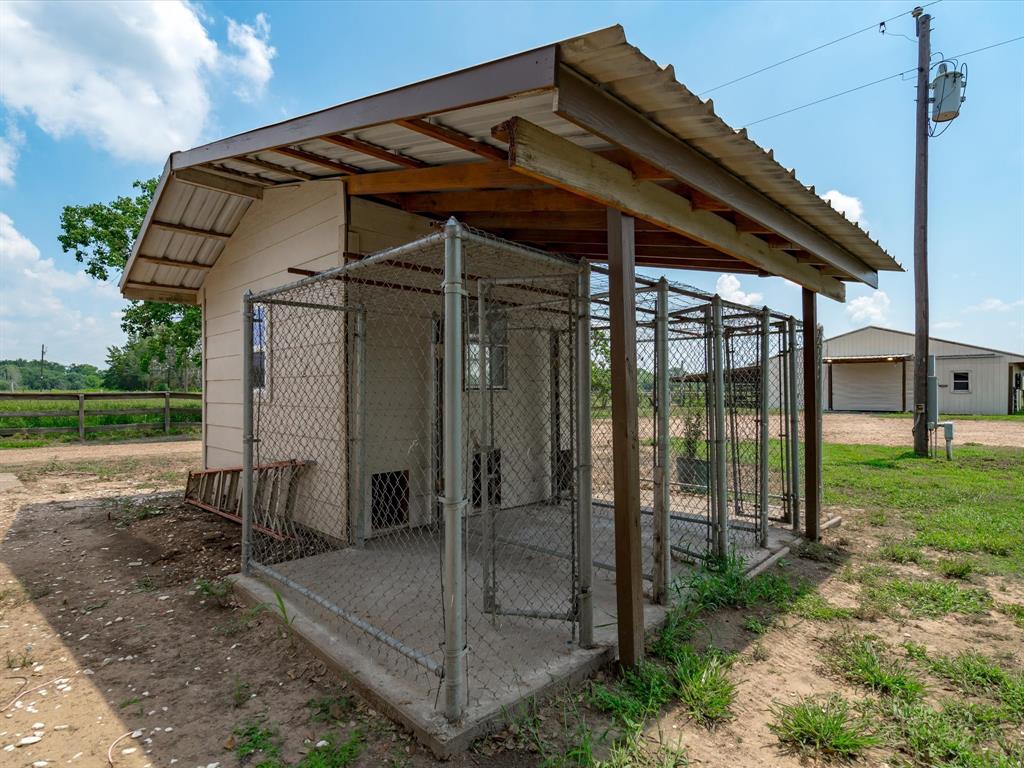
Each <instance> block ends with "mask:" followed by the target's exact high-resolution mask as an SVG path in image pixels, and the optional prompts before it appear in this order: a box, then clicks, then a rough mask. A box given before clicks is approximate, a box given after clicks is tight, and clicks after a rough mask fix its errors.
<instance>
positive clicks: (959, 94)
mask: <svg viewBox="0 0 1024 768" xmlns="http://www.w3.org/2000/svg"><path fill="white" fill-rule="evenodd" d="M964 84H965V81H964V73H963V72H960V71H957V70H952V71H947V70H946V65H945V64H940V65H939V74H938V75H936V76H935V79H934V80H932V94H933V96H932V122H935V123H945V122H948V121H949V120H952V119H953V118H955V117H956V116H957V115H959V114H960V105H961V104H962V103H963V101H964V95H963V92H964Z"/></svg>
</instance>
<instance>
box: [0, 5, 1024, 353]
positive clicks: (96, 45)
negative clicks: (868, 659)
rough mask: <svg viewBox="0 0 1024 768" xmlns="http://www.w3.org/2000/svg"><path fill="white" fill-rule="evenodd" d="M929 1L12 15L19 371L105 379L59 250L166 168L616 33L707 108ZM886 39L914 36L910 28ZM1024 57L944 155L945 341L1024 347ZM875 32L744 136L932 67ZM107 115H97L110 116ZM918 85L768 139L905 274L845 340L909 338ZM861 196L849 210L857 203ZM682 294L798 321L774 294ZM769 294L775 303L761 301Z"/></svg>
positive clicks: (940, 233)
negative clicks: (487, 65) (96, 208)
mask: <svg viewBox="0 0 1024 768" xmlns="http://www.w3.org/2000/svg"><path fill="white" fill-rule="evenodd" d="M912 5H913V3H911V2H849V3H841V2H832V3H812V2H789V3H781V2H780V3H775V2H754V3H740V2H736V3H729V2H715V3H698V2H693V3H682V2H677V3H641V2H628V3H627V2H621V3H617V2H616V3H597V2H588V3H563V4H557V3H556V4H551V3H525V2H524V3H468V2H464V3H447V4H446V3H397V2H392V3H368V4H358V3H350V4H342V3H337V4H330V3H300V2H289V3H276V2H259V1H257V2H247V3H234V2H224V3H211V2H207V3H201V4H199V3H194V4H180V3H171V2H168V3H162V4H149V3H144V2H136V3H131V4H123V5H107V4H100V3H96V4H90V3H77V4H61V5H48V4H45V3H35V4H32V5H20V4H17V3H4V4H2V5H0V112H2V114H0V260H2V261H0V358H5V357H18V356H29V357H34V356H37V355H38V353H39V346H40V344H44V343H45V344H46V345H47V347H48V348H49V353H48V357H49V358H50V359H54V360H59V361H62V362H90V363H95V364H102V362H103V360H104V357H105V352H106V348H107V346H109V345H111V344H120V343H122V342H123V335H122V334H121V332H120V330H119V320H118V318H119V312H120V307H121V306H122V302H121V301H120V300H119V298H118V297H117V292H116V290H115V289H114V287H113V286H109V285H99V284H96V283H95V282H94V281H92V280H91V279H89V278H86V277H85V276H84V275H82V274H81V273H80V265H78V264H76V263H75V262H74V260H73V258H72V257H71V256H69V255H66V254H63V253H62V252H61V250H60V246H59V244H58V242H57V234H58V231H59V228H58V216H59V213H60V209H61V207H62V206H63V205H65V204H70V203H87V202H93V201H106V200H109V199H111V198H113V197H115V196H116V195H118V194H125V193H127V192H128V191H129V190H130V186H131V182H132V181H133V180H135V179H137V178H144V177H148V176H154V175H157V174H158V173H159V171H160V169H161V167H162V165H163V162H164V159H165V158H166V155H167V153H168V152H170V151H172V150H177V149H186V148H188V147H189V146H192V145H195V144H198V143H201V142H204V141H207V140H211V139H216V138H220V137H222V136H225V135H229V134H232V133H236V132H239V131H243V130H246V129H249V128H252V127H255V126H258V125H262V124H265V123H268V122H275V121H278V120H281V119H283V118H286V117H289V116H294V115H298V114H302V113H304V112H309V111H312V110H315V109H319V108H322V107H325V106H329V105H331V104H335V103H339V102H342V101H346V100H349V99H353V98H356V97H359V96H363V95H366V94H370V93H375V92H377V91H380V90H384V89H387V88H390V87H394V86H398V85H402V84H405V83H408V82H412V81H415V80H419V79H422V78H425V77H429V76H432V75H436V74H441V73H444V72H447V71H451V70H454V69H459V68H461V67H466V66H471V65H473V64H476V63H479V62H481V61H484V60H488V59H492V58H497V57H499V56H502V55H505V54H509V53H514V52H516V51H519V50H523V49H525V48H529V47H533V46H537V45H541V44H544V43H547V42H551V41H554V40H558V39H561V38H563V37H568V36H571V35H574V34H579V33H581V32H585V31H589V30H592V29H595V28H599V27H603V26H607V25H609V24H613V23H621V24H622V25H623V26H624V27H625V29H626V34H627V36H628V38H629V39H630V41H631V42H632V43H633V44H634V45H637V46H638V47H640V48H641V49H642V50H643V51H644V52H645V53H646V54H647V55H649V56H651V57H652V58H654V59H656V60H657V61H658V62H659V63H661V64H669V63H671V64H674V65H675V70H676V75H677V77H678V78H679V79H680V80H681V81H682V82H684V83H686V84H687V85H688V86H689V87H690V88H691V89H692V90H694V91H696V92H698V93H699V92H702V91H704V90H706V89H708V88H712V87H713V86H716V85H718V84H720V83H722V82H725V81H728V80H731V79H732V78H734V77H737V76H740V75H743V74H745V73H747V72H750V71H752V70H755V69H758V68H759V67H762V66H764V65H766V64H770V63H772V62H775V61H778V60H780V59H783V58H785V57H787V56H789V55H792V54H794V53H798V52H800V51H803V50H806V49H808V48H811V47H813V46H815V45H818V44H820V43H824V42H827V41H829V40H832V39H834V38H837V37H839V36H841V35H843V34H846V33H849V32H852V31H854V30H857V29H860V28H862V27H866V26H868V25H869V24H872V23H875V22H878V21H880V20H882V19H886V18H889V17H892V16H895V15H897V14H899V13H901V12H903V11H908V10H909V9H910V8H911V7H912ZM928 10H929V12H930V13H932V14H933V16H934V23H933V27H934V31H933V34H932V40H933V49H934V50H936V51H941V52H943V53H944V54H945V55H947V56H953V55H955V54H959V53H962V52H965V51H970V50H973V49H975V48H980V47H982V46H985V45H988V44H991V43H995V42H1000V41H1003V40H1006V39H1009V38H1012V37H1016V36H1018V35H1021V34H1024V3H1019V2H960V1H958V0H943V1H942V2H940V3H938V4H935V5H933V6H931V7H930V8H929V9H928ZM888 31H889V32H890V33H899V34H904V35H907V36H908V37H911V38H912V37H913V22H912V19H911V18H910V17H909V16H903V17H902V18H900V19H898V20H896V21H893V22H890V23H889V24H888ZM1022 54H1024V41H1021V42H1017V43H1014V44H1011V45H1006V46H1003V47H1001V48H997V49H994V50H989V51H984V52H981V53H978V54H975V55H972V56H968V57H966V59H965V60H966V61H967V64H968V67H969V73H968V90H967V102H966V104H965V105H964V109H963V111H962V114H961V117H960V118H958V119H957V120H956V121H955V123H954V124H953V125H952V126H951V127H950V129H949V131H948V132H947V133H946V134H945V135H944V136H942V137H940V138H937V139H935V140H933V141H932V142H931V209H930V221H931V236H930V249H931V250H930V253H931V260H930V269H931V297H932V333H933V335H936V336H939V337H945V338H953V339H957V340H962V341H967V342H972V343H977V344H982V345H986V346H994V347H997V348H1005V349H1010V350H1014V351H1020V352H1024V69H1022V67H1021V66H1020V62H1021V61H1022V60H1024V56H1022ZM915 56H916V47H915V44H914V43H913V42H912V41H910V40H907V39H905V38H903V37H899V36H897V35H895V34H888V35H885V36H882V35H880V34H878V33H877V32H875V31H873V30H872V31H868V32H865V33H863V34H860V35H857V36H855V37H853V38H851V39H849V40H846V41H844V42H842V43H839V44H837V45H834V46H831V47H829V48H826V49H824V50H822V51H819V52H817V53H814V54H811V55H809V56H805V57H803V58H801V59H798V60H797V61H794V62H792V63H790V64H787V65H784V66H782V67H779V68H777V69H774V70H772V71H771V72H769V73H765V74H763V75H759V76H757V77H752V78H750V79H748V80H745V81H743V82H741V83H738V84H735V85H732V86H729V87H726V88H722V89H720V90H717V91H715V92H714V93H713V94H711V95H712V96H713V98H714V100H715V108H716V110H717V111H718V113H719V114H720V115H722V116H723V117H724V118H725V119H726V121H728V122H729V123H730V124H732V125H733V126H735V127H739V126H743V125H746V124H748V123H750V122H753V121H755V120H758V119H759V118H762V117H764V116H766V115H770V114H773V113H776V112H779V111H782V110H784V109H788V108H790V107H793V106H797V105H800V104H803V103H806V102H809V101H812V100H814V99H817V98H820V97H823V96H827V95H829V94H832V93H835V92H837V91H841V90H845V89H847V88H851V87H853V86H857V85H860V84H862V83H866V82H869V81H871V80H876V79H878V78H882V77H885V76H887V75H891V74H893V73H896V72H900V71H902V70H906V69H908V68H911V67H913V66H914V64H915V61H916V59H915ZM97 105H100V106H101V108H98V107H97ZM913 116H914V90H913V82H912V80H906V81H902V80H900V79H899V78H897V79H894V80H890V81H888V82H885V83H883V84H880V85H876V86H873V87H871V88H867V89H864V90H861V91H858V92H857V93H854V94H851V95H848V96H845V97H842V98H838V99H834V100H832V101H829V102H827V103H824V104H820V105H818V106H814V107H811V108H809V109H806V110H802V111H798V112H795V113H793V114H790V115H787V116H785V117H780V118H777V119H774V120H770V121H767V122H763V123H759V124H757V125H754V126H752V127H751V128H750V135H751V138H753V139H754V140H756V141H757V142H758V143H760V144H761V145H762V146H764V147H771V148H773V149H774V151H775V156H776V158H777V159H779V160H780V162H782V163H783V164H784V165H786V166H788V167H795V168H796V169H797V172H798V175H799V177H800V179H801V180H802V181H804V182H805V183H807V184H814V185H816V187H817V190H818V192H819V193H820V194H824V193H826V192H828V191H830V190H835V191H837V192H838V193H839V194H840V195H842V196H843V197H842V198H840V199H841V200H843V201H844V203H843V204H844V205H846V206H847V207H848V210H850V211H851V213H853V212H854V211H855V210H856V209H857V208H859V209H860V212H859V215H860V218H861V221H862V223H864V224H865V226H866V227H867V228H868V229H869V230H870V231H871V233H872V236H874V237H878V238H879V239H880V240H881V242H882V244H883V246H884V247H886V248H887V250H888V251H889V252H890V253H891V254H893V256H895V257H896V259H897V260H898V261H900V262H901V263H902V264H904V266H906V267H907V268H908V271H907V273H905V274H894V273H884V274H883V275H882V277H881V284H880V290H881V293H876V292H875V291H873V290H871V289H868V288H866V287H863V286H856V285H851V286H850V289H849V292H848V299H849V300H848V303H847V304H846V305H840V304H837V303H835V302H832V301H829V300H827V299H820V300H819V306H820V315H821V319H822V322H823V323H824V325H825V330H826V333H827V334H828V335H832V334H835V333H841V332H843V331H846V330H850V329H851V328H856V327H860V326H862V325H865V324H867V323H875V324H880V325H887V326H891V327H894V328H899V329H905V330H912V324H913V276H912V273H911V272H910V270H909V268H910V266H911V265H912V261H913V251H912V230H911V224H912V213H913V168H914V155H913V149H914V136H913ZM846 198H850V199H846ZM668 274H669V276H670V277H671V278H674V279H678V280H682V281H685V282H689V283H691V284H694V285H697V286H699V287H702V288H707V289H711V290H714V289H715V287H716V283H717V285H718V287H719V288H720V289H721V290H722V291H723V292H725V293H727V294H729V295H731V296H733V297H739V298H743V297H744V296H743V295H744V294H746V298H747V299H748V300H750V301H752V302H754V303H761V302H766V303H768V304H770V305H772V306H774V307H778V308H779V309H782V310H784V311H790V312H798V311H799V292H798V291H797V290H796V289H794V288H793V287H792V286H790V285H787V284H786V283H785V282H784V281H782V280H780V279H777V278H769V279H758V278H753V277H747V276H743V277H740V278H739V280H738V281H736V280H735V279H729V278H723V279H722V281H721V282H717V278H718V276H717V275H709V274H701V273H692V272H670V273H668ZM751 294H759V296H755V295H751Z"/></svg>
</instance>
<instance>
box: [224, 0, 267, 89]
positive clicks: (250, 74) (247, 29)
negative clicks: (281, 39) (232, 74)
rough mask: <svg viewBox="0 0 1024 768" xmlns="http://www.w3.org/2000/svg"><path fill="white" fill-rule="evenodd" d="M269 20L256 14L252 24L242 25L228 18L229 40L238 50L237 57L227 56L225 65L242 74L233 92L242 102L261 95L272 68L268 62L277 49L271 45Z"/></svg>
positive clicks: (262, 15) (261, 14)
mask: <svg viewBox="0 0 1024 768" xmlns="http://www.w3.org/2000/svg"><path fill="white" fill-rule="evenodd" d="M269 41H270V23H269V22H268V21H267V16H266V14H263V13H257V14H256V20H255V21H254V22H253V23H252V24H241V23H239V22H237V21H235V20H234V19H228V42H229V43H231V45H233V46H235V47H236V48H238V49H239V50H240V51H241V55H240V56H232V57H229V58H228V59H227V62H228V67H229V68H231V69H233V70H235V71H236V72H238V73H239V75H241V82H240V83H239V85H238V87H237V88H236V89H235V93H236V94H237V95H238V97H239V98H240V99H242V100H243V101H255V100H256V99H258V98H260V97H261V96H263V90H264V88H266V85H267V82H269V80H270V78H271V76H273V74H274V67H273V65H272V64H271V63H270V61H271V59H273V58H274V57H275V56H276V55H277V49H276V48H274V46H272V45H270V42H269Z"/></svg>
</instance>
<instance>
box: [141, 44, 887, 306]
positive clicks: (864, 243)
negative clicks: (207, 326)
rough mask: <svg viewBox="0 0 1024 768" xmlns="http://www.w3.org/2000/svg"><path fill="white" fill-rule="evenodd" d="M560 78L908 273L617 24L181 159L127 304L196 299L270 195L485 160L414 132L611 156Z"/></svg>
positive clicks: (843, 244)
mask: <svg viewBox="0 0 1024 768" xmlns="http://www.w3.org/2000/svg"><path fill="white" fill-rule="evenodd" d="M560 67H569V68H571V69H572V70H574V71H575V72H576V73H578V74H579V75H581V76H582V77H583V78H585V79H586V80H589V81H590V82H591V83H593V84H596V85H597V86H598V87H600V88H601V89H603V90H604V91H605V92H607V93H609V94H612V95H614V96H615V97H616V98H617V99H618V100H620V101H621V102H622V103H623V104H625V105H627V106H628V107H630V108H632V109H633V110H635V111H636V112H638V113H640V114H642V115H643V117H644V118H645V119H646V120H648V121H650V122H651V123H652V124H654V125H656V126H658V127H659V129H662V130H664V131H666V132H668V133H669V134H671V136H672V137H674V138H675V139H678V140H681V142H683V143H685V144H686V145H688V146H689V147H692V148H693V149H696V150H697V151H698V152H699V153H701V154H702V155H704V156H706V157H707V158H710V159H711V160H712V161H714V163H716V164H717V165H718V166H720V167H721V168H723V169H725V170H726V171H728V173H729V174H731V175H733V176H735V177H736V178H737V179H739V180H741V181H742V182H743V183H744V184H746V185H749V187H750V188H752V189H754V190H756V191H757V192H758V193H760V194H762V195H763V196H764V197H765V198H767V199H768V200H769V201H771V204H773V205H776V206H778V208H780V209H782V210H783V211H785V212H786V215H792V216H794V217H796V219H798V220H799V221H800V222H801V223H802V225H804V224H805V225H807V226H809V227H810V228H813V231H814V233H816V236H819V237H820V236H824V238H827V240H828V241H829V242H830V243H831V244H835V245H836V246H838V248H840V249H842V251H843V252H845V253H848V254H850V255H852V256H853V257H855V258H856V259H857V260H859V261H860V262H862V263H863V264H866V265H868V266H869V267H870V268H872V269H874V270H901V267H900V266H899V264H897V263H896V262H895V261H894V260H893V259H892V257H890V256H889V255H888V254H887V253H886V252H885V251H884V250H883V249H882V248H881V247H880V246H879V245H878V243H877V242H876V241H874V240H872V239H871V238H870V236H869V235H868V234H867V233H866V232H865V231H863V230H862V229H861V228H860V227H859V226H858V225H857V224H856V223H854V222H852V221H850V220H848V219H846V217H845V216H844V215H843V214H841V213H839V212H838V211H836V210H834V209H833V208H832V207H831V206H830V205H829V203H827V202H826V201H824V200H822V199H821V198H820V197H818V196H817V194H816V193H815V190H814V187H807V186H805V185H804V184H802V183H801V182H800V181H799V180H797V178H796V176H795V174H794V173H793V171H791V170H787V169H785V168H783V167H782V166H781V165H780V164H779V163H778V162H776V160H775V159H774V157H773V155H772V153H771V151H770V150H767V151H766V150H764V149H762V148H761V147H759V146H758V145H757V144H756V143H754V142H753V141H751V140H750V139H749V138H748V137H747V135H746V131H744V130H739V131H735V130H733V129H732V128H730V127H729V126H728V125H727V124H726V123H725V122H724V121H723V120H722V119H721V118H720V117H718V116H717V115H716V114H715V112H714V106H713V104H712V102H711V101H710V100H709V101H702V100H701V99H699V98H698V97H697V96H696V95H694V94H693V93H692V92H690V91H689V90H688V89H687V88H686V87H685V86H684V85H682V84H681V83H679V82H678V81H677V80H676V79H675V75H674V71H673V69H672V67H666V68H661V67H660V66H659V65H658V64H657V63H655V62H654V61H653V60H651V59H649V58H648V57H646V56H645V55H644V54H643V53H642V52H641V51H640V50H639V49H637V48H635V47H634V46H632V45H630V44H629V43H628V42H627V41H626V38H625V34H624V32H623V30H622V28H621V27H620V26H614V27H609V28H607V29H603V30H599V31H596V32H592V33H589V34H586V35H582V36H579V37H574V38H569V39H567V40H563V41H561V42H559V43H555V44H552V45H549V46H543V47H541V48H537V49H534V50H532V51H527V52H524V53H521V54H516V55H514V56H509V57H505V58H503V59H499V60H496V61H494V62H489V63H487V64H482V65H479V66H477V67H472V68H470V69H466V70H460V71H458V72H455V73H451V74H449V75H444V76H442V77H438V78H432V79H430V80H426V81H422V82H420V83H416V84H413V85H410V86H405V87H403V88H398V89H394V90H392V91H387V92H384V93H381V94H377V95H374V96H370V97H366V98H364V99H359V100H357V101H354V102H348V103H345V104H341V105H338V106H336V107H331V108H329V109H326V110H321V111H319V112H315V113H312V114H310V115H305V116H302V117H297V118H293V119H291V120H287V121H284V122H282V123H277V124H274V125H270V126H266V127H264V128H259V129H256V130H253V131H249V132H246V133H244V134H239V135H237V136H233V137H230V138H227V139H223V140H220V141H216V142H212V143H210V144H207V145H203V146H200V147H196V148H193V149H190V150H187V151H185V152H178V153H174V154H172V155H171V157H170V158H169V160H168V163H167V166H166V167H165V169H164V173H163V175H162V176H161V180H160V184H159V186H158V188H157V192H156V194H155V195H154V200H153V203H152V204H151V206H150V210H149V212H148V213H147V217H146V220H145V222H144V224H143V227H142V230H141V232H140V234H139V237H138V239H137V241H136V243H135V246H134V249H133V253H132V256H131V258H130V259H129V262H128V264H127V266H126V268H125V270H124V273H123V275H122V279H121V291H122V293H123V294H124V295H125V296H128V297H130V298H154V299H161V300H168V301H182V302H189V301H194V300H195V292H196V290H197V289H198V288H199V287H200V286H201V285H202V281H203V279H204V276H205V274H206V271H208V269H209V268H210V266H211V265H212V264H213V263H215V262H216V260H217V258H218V257H219V255H220V253H221V251H222V250H223V248H224V245H225V243H226V241H227V238H229V237H230V235H231V234H232V233H233V232H234V231H235V228H236V227H237V226H238V224H239V222H240V221H241V219H242V217H243V216H244V215H245V212H246V211H247V210H248V208H249V206H250V205H251V204H252V202H253V200H254V199H258V198H259V197H260V196H261V190H262V189H263V188H266V187H272V186H275V185H280V184H294V183H302V182H304V181H309V180H313V179H324V178H332V177H337V178H343V177H345V176H350V175H352V174H362V173H373V172H379V171H389V170H401V169H405V168H409V167H415V166H424V165H428V166H446V165H455V164H466V163H472V162H479V161H480V159H481V157H480V152H479V151H470V150H467V149H464V148H460V147H459V146H457V145H456V144H453V143H452V142H450V141H445V140H441V139H438V138H436V137H435V136H432V135H425V134H424V133H423V132H421V131H418V130H416V129H415V127H410V123H414V122H417V121H421V122H426V121H429V124H430V126H438V127H440V128H443V129H447V130H452V131H455V132H457V133H458V134H460V135H462V136H464V137H466V138H467V139H469V140H470V141H471V142H477V143H478V144H479V145H482V148H483V149H487V148H490V149H491V150H492V151H494V152H495V153H503V152H504V145H503V144H502V143H501V142H498V141H496V140H494V139H493V138H492V136H491V129H492V128H493V127H494V126H495V125H497V124H499V123H502V122H503V121H505V120H508V119H510V118H512V117H517V116H518V117H520V118H523V119H525V120H528V121H529V122H531V123H533V124H535V125H538V126H540V127H542V128H544V129H545V130H547V131H549V132H551V133H554V134H556V135H557V136H560V137H562V138H565V139H568V140H569V141H572V142H573V143H575V144H577V145H579V146H582V147H584V148H587V149H590V150H602V149H609V148H615V147H614V145H612V144H611V143H609V142H608V141H606V140H605V139H603V138H601V137H599V136H597V135H594V134H593V133H591V132H588V131H587V130H584V129H582V128H580V127H579V126H578V125H576V124H575V123H573V122H570V121H569V120H567V119H564V118H563V117H561V116H559V115H558V114H556V106H557V101H558V72H559V68H560ZM403 122H404V123H405V124H403ZM332 137H335V138H334V140H332ZM343 145H344V146H343ZM478 149H479V147H478ZM497 156H498V157H500V156H501V155H500V154H497ZM190 174H191V176H192V178H191V179H187V178H186V177H187V176H189V175H190ZM197 179H198V181H197ZM684 183H685V180H684ZM239 190H242V194H239V193H238V192H239ZM175 264H180V265H181V266H175ZM841 279H855V278H851V277H850V276H844V277H842V278H841Z"/></svg>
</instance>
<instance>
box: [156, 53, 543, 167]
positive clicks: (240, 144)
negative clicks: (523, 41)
mask: <svg viewBox="0 0 1024 768" xmlns="http://www.w3.org/2000/svg"><path fill="white" fill-rule="evenodd" d="M557 51H558V46H557V45H546V46H543V47H541V48H536V49H534V50H532V51H526V52H525V53H518V54H515V55H513V56H507V57H505V58H503V59H498V60H496V61H491V62H487V63H485V64H478V65H477V66H475V67H470V68H469V69H462V70H459V71H457V72H453V73H450V74H447V75H441V76H439V77H434V78H431V79H429V80H423V81H421V82H419V83H414V84H412V85H406V86H402V87H401V88H395V89H394V90H390V91H385V92H384V93H378V94H375V95H373V96H367V97H365V98H362V99H358V100H356V101H351V102H348V103H346V104H340V105H338V106H335V107H330V108H328V109H324V110H321V111H319V112H313V113H312V114H309V115H304V116H302V117H296V118H293V119H291V120H286V121H284V122H281V123H276V124H274V125H268V126H265V127H263V128H257V129H255V130H252V131H247V132H246V133H240V134H238V135H237V136H231V137H229V138H226V139H221V140H219V141H215V142H212V143H210V144H204V145H203V146H200V147H195V148H194V149H190V150H187V151H185V152H179V153H176V154H175V155H173V156H172V158H171V162H172V165H171V167H172V169H173V170H178V169H180V168H188V167H190V166H193V165H200V164H202V163H209V162H213V161H217V160H224V159H227V158H229V157H234V156H235V155H243V154H250V153H253V152H262V151H265V150H267V149H270V148H272V147H282V146H289V145H293V144H299V143H302V142H304V141H310V140H312V139H316V138H319V137H321V136H326V135H328V134H333V133H344V132H346V131H354V130H359V129H361V128H368V127H370V126H373V125H380V124H382V123H390V122H393V121H395V120H401V119H409V118H417V117H425V116H428V115H433V114H436V113H439V112H451V111H453V110H456V109H465V108H466V107H472V106H475V105H477V104H485V103H487V102H491V101H500V100H503V99H509V98H512V97H514V96H522V95H524V94H527V93H532V92H537V91H549V90H553V89H554V87H555V68H556V61H557Z"/></svg>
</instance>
